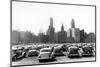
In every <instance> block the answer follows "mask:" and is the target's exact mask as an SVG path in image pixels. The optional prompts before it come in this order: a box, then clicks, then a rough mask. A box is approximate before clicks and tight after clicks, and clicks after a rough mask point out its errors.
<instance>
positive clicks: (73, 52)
mask: <svg viewBox="0 0 100 67" xmlns="http://www.w3.org/2000/svg"><path fill="white" fill-rule="evenodd" d="M70 53H71V54H76V53H78V49H77V48H71V49H70Z"/></svg>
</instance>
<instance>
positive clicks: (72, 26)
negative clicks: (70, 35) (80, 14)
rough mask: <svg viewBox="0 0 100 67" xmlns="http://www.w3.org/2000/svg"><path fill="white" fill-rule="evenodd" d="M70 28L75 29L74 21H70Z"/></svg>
mask: <svg viewBox="0 0 100 67" xmlns="http://www.w3.org/2000/svg"><path fill="white" fill-rule="evenodd" d="M71 28H75V21H74V19H72V21H71Z"/></svg>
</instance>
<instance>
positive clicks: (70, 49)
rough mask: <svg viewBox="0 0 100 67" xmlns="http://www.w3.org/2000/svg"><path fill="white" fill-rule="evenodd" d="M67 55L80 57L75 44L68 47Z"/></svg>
mask: <svg viewBox="0 0 100 67" xmlns="http://www.w3.org/2000/svg"><path fill="white" fill-rule="evenodd" d="M67 55H68V57H80V50H79V48H78V47H76V46H71V47H68V52H67Z"/></svg>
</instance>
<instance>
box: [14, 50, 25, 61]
mask: <svg viewBox="0 0 100 67" xmlns="http://www.w3.org/2000/svg"><path fill="white" fill-rule="evenodd" d="M23 57H24V53H23V52H22V49H20V48H14V49H12V61H16V60H18V59H22V58H23Z"/></svg>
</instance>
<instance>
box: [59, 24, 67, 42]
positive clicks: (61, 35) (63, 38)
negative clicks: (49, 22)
mask: <svg viewBox="0 0 100 67" xmlns="http://www.w3.org/2000/svg"><path fill="white" fill-rule="evenodd" d="M66 38H67V32H66V31H65V30H64V26H63V24H62V26H61V31H60V32H58V43H66Z"/></svg>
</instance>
